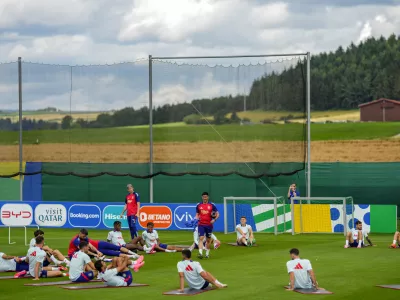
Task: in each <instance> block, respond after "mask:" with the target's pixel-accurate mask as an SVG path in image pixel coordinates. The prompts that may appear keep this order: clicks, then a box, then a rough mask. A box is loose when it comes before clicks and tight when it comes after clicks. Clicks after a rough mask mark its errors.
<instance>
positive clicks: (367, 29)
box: [358, 22, 372, 42]
mask: <svg viewBox="0 0 400 300" xmlns="http://www.w3.org/2000/svg"><path fill="white" fill-rule="evenodd" d="M371 34H372V27H371V24H370V23H369V22H365V24H364V26H363V28H362V29H361V32H360V37H359V38H358V42H363V41H365V40H366V39H368V38H369V37H371Z"/></svg>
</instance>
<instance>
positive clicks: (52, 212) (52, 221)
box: [35, 204, 67, 227]
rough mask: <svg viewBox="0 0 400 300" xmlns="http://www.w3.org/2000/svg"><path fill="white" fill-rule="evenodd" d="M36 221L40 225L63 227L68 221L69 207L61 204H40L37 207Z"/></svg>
mask: <svg viewBox="0 0 400 300" xmlns="http://www.w3.org/2000/svg"><path fill="white" fill-rule="evenodd" d="M35 222H36V224H37V225H39V226H40V227H62V226H64V225H65V223H66V222H67V209H66V208H65V206H64V205H61V204H39V205H38V206H36V208H35Z"/></svg>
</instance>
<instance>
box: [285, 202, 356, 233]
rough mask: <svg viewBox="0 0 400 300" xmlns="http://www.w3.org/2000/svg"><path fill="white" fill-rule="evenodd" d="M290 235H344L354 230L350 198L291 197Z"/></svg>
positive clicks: (352, 207)
mask: <svg viewBox="0 0 400 300" xmlns="http://www.w3.org/2000/svg"><path fill="white" fill-rule="evenodd" d="M290 202H291V204H290V211H291V218H290V219H291V220H292V234H293V235H294V234H298V233H342V234H344V235H346V233H347V232H348V231H349V230H351V229H352V228H354V223H355V219H354V203H353V198H352V197H320V198H319V197H293V198H291V200H290Z"/></svg>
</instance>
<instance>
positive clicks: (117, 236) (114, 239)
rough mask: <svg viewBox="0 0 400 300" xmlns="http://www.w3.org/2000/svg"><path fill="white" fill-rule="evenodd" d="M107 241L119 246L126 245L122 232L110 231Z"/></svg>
mask: <svg viewBox="0 0 400 300" xmlns="http://www.w3.org/2000/svg"><path fill="white" fill-rule="evenodd" d="M107 241H111V244H114V245H117V246H124V245H126V243H125V240H124V237H123V236H122V232H121V231H114V230H113V231H110V232H109V233H108V236H107Z"/></svg>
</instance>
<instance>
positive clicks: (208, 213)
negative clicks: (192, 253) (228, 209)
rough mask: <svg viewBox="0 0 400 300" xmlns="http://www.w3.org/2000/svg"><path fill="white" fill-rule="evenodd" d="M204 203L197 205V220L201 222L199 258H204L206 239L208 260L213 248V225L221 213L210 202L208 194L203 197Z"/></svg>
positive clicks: (199, 227) (199, 225) (199, 224)
mask: <svg viewBox="0 0 400 300" xmlns="http://www.w3.org/2000/svg"><path fill="white" fill-rule="evenodd" d="M201 197H202V200H203V201H202V202H201V203H199V204H197V207H196V217H195V218H196V219H198V220H199V223H198V231H199V255H198V258H200V259H202V258H203V248H204V244H203V243H204V238H205V239H206V258H209V256H210V247H211V235H212V232H213V227H214V226H213V225H214V223H215V221H216V220H218V218H219V212H218V209H217V207H216V206H215V205H214V204H213V203H211V202H209V196H208V193H207V192H204V193H203V194H202V195H201Z"/></svg>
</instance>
